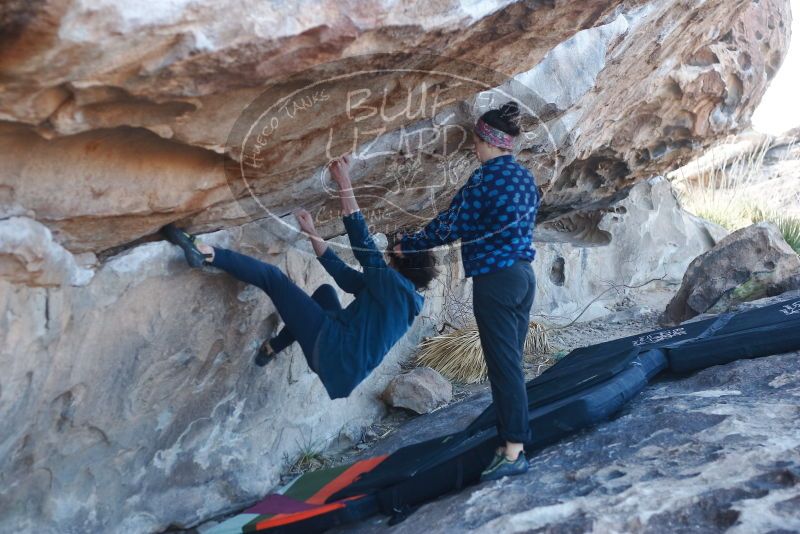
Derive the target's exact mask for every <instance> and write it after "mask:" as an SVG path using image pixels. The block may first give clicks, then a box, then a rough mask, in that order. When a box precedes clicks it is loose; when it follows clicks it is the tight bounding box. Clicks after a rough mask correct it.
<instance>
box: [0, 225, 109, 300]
mask: <svg viewBox="0 0 800 534" xmlns="http://www.w3.org/2000/svg"><path fill="white" fill-rule="evenodd" d="M93 275H94V271H92V270H91V269H86V268H84V267H82V266H81V265H79V264H78V262H77V261H76V260H75V257H74V256H73V255H72V254H71V253H70V252H68V251H67V250H66V249H64V247H62V246H61V245H59V244H58V243H56V242H55V241H53V235H52V233H51V232H50V230H49V229H48V228H47V227H46V226H44V225H43V224H41V223H39V222H36V221H34V220H31V219H28V218H27V217H11V218H9V219H5V220H0V279H5V280H9V281H11V282H14V283H18V284H26V285H29V286H60V285H75V286H84V285H86V284H88V283H89V281H90V280H91V279H92V276H93Z"/></svg>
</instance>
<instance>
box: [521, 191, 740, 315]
mask: <svg viewBox="0 0 800 534" xmlns="http://www.w3.org/2000/svg"><path fill="white" fill-rule="evenodd" d="M726 234H727V232H726V230H724V229H723V228H721V227H719V226H716V225H714V224H712V223H709V222H707V221H704V220H702V219H699V218H697V217H695V216H693V215H691V214H690V213H687V212H686V211H684V210H683V209H682V208H681V207H680V204H679V203H678V201H677V199H676V197H675V193H674V192H673V190H672V187H671V186H670V183H669V182H668V181H667V180H665V179H664V178H661V177H656V178H653V179H650V180H647V181H645V182H641V183H639V184H637V185H635V186H634V187H632V188H631V189H630V190H629V191H628V193H627V196H624V197H623V198H621V199H619V200H617V201H615V202H612V203H611V204H610V205H608V206H607V207H605V208H601V209H595V210H585V211H577V210H576V211H574V212H572V213H570V214H567V215H564V216H561V217H559V218H557V219H554V220H552V221H549V222H546V223H544V224H541V225H539V226H538V227H537V229H536V232H535V234H534V238H535V239H536V242H535V248H536V259H535V261H534V269H535V272H536V280H537V282H536V299H535V301H534V313H535V314H537V315H541V316H542V317H543V318H544V319H545V320H548V319H549V320H550V322H554V323H557V324H564V323H566V322H568V321H569V320H570V319H572V318H574V317H575V316H577V315H578V314H579V313H581V312H583V315H581V316H580V319H581V320H587V321H588V320H591V319H593V318H596V317H599V316H601V315H605V314H607V313H609V310H608V309H607V308H606V306H607V305H608V303H609V301H610V300H613V299H616V298H619V295H620V294H624V293H625V292H628V291H633V292H636V291H642V292H643V291H648V292H652V291H664V292H666V291H669V292H672V291H674V289H671V288H673V287H676V286H677V285H678V284H680V281H681V279H682V277H683V274H684V273H685V272H686V267H687V266H688V265H689V263H690V262H691V261H692V259H693V258H695V257H696V256H699V255H700V254H703V253H704V252H706V251H708V250H709V249H710V248H712V247H713V246H714V245H715V244H716V243H717V242H718V241H719V240H720V239H722V238H723V237H724V236H725V235H726ZM615 286H616V289H615ZM593 300H594V302H592V301H593ZM665 302H666V301H664V303H665ZM663 305H664V304H663V303H662V304H661V305H660V306H663ZM587 306H588V308H587V309H585V308H586V307H587Z"/></svg>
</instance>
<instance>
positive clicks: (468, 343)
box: [417, 322, 549, 384]
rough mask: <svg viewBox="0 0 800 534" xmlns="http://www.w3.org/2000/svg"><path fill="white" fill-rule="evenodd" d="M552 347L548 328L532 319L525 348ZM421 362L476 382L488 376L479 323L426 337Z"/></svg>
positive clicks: (530, 350) (535, 350) (542, 349)
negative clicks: (548, 339)
mask: <svg viewBox="0 0 800 534" xmlns="http://www.w3.org/2000/svg"><path fill="white" fill-rule="evenodd" d="M548 350H549V344H548V341H547V330H546V329H545V328H544V327H543V326H542V325H540V324H538V323H536V322H531V323H530V327H529V329H528V335H527V337H526V338H525V352H526V353H533V354H543V353H545V352H547V351H548ZM417 364H418V365H424V366H427V367H431V368H433V369H436V370H437V371H439V372H440V373H441V374H442V375H443V376H445V377H447V378H448V379H450V380H453V381H455V382H461V383H465V384H473V383H475V382H481V381H482V380H485V379H486V376H487V370H486V361H485V360H484V358H483V349H481V340H480V337H479V336H478V327H477V325H475V324H469V325H467V326H466V327H464V328H459V329H456V330H452V331H450V332H448V333H446V334H441V335H438V336H435V337H431V338H428V339H426V340H424V341H423V342H422V343H421V344H420V352H419V355H418V356H417Z"/></svg>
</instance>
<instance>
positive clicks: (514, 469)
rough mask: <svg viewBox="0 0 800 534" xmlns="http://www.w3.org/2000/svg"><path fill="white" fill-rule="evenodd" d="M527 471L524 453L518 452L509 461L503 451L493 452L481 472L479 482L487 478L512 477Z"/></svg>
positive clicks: (485, 480)
mask: <svg viewBox="0 0 800 534" xmlns="http://www.w3.org/2000/svg"><path fill="white" fill-rule="evenodd" d="M527 472H528V459H527V458H525V453H524V452H520V453H519V456H517V459H516V460H514V461H513V462H512V461H509V459H508V458H506V455H505V454H504V453H500V454H495V456H494V458H493V459H492V462H491V463H490V464H489V466H488V467H487V468H486V469H485V470H484V471H483V473H481V482H487V481H489V480H499V479H501V478H503V477H513V476H514V475H521V474H522V473H527Z"/></svg>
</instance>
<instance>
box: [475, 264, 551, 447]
mask: <svg viewBox="0 0 800 534" xmlns="http://www.w3.org/2000/svg"><path fill="white" fill-rule="evenodd" d="M535 292H536V278H535V276H534V274H533V269H532V268H531V264H530V263H529V262H527V261H517V262H516V263H514V265H512V266H511V267H506V268H505V269H501V270H499V271H495V272H493V273H489V274H484V275H479V276H475V277H473V279H472V306H473V309H474V313H475V320H476V322H477V323H478V333H479V335H480V339H481V347H482V348H483V354H484V358H486V367H487V368H488V371H489V383H490V384H491V387H492V400H493V401H494V408H495V412H496V414H497V430H498V434H499V435H500V437H501V438H502V439H504V440H505V441H509V442H511V443H525V442H528V441H530V428H529V426H528V392H527V390H526V389H525V374H524V372H523V370H522V353H523V348H524V345H525V338H526V336H527V333H528V325H529V323H530V311H531V306H532V305H533V297H534V294H535Z"/></svg>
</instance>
